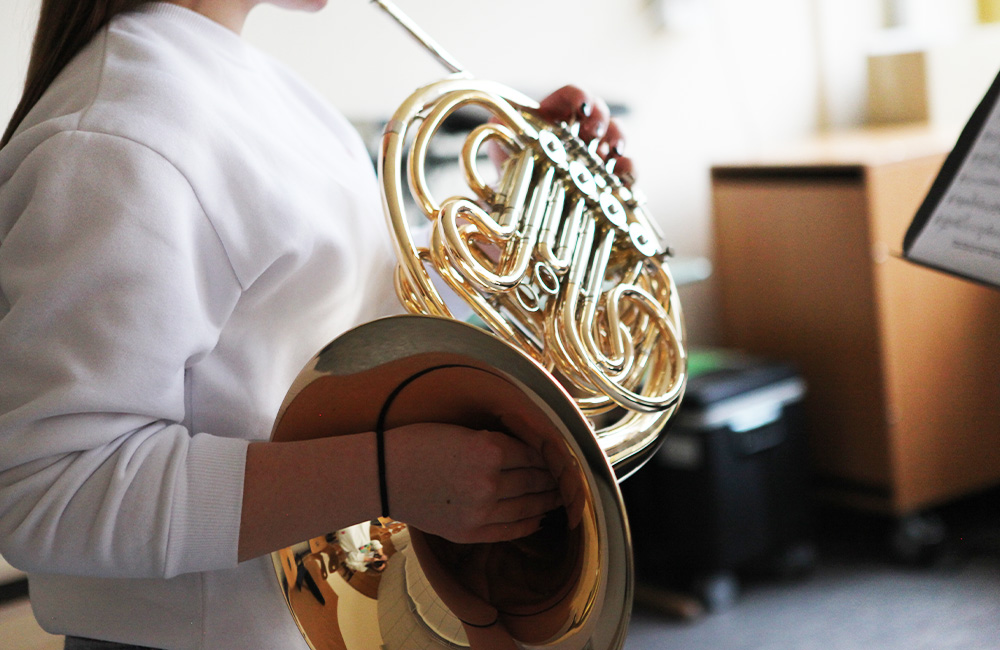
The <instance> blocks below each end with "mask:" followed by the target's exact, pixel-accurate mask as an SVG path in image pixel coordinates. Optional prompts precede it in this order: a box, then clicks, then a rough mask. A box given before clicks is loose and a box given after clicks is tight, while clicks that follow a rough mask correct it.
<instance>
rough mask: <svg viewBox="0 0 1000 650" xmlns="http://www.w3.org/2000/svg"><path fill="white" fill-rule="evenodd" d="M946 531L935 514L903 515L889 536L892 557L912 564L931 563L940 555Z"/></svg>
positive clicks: (941, 521)
mask: <svg viewBox="0 0 1000 650" xmlns="http://www.w3.org/2000/svg"><path fill="white" fill-rule="evenodd" d="M946 533H947V527H946V526H945V523H944V521H943V520H942V519H941V517H939V516H938V515H936V514H933V513H924V514H913V515H908V516H906V517H903V518H902V519H900V520H899V521H898V522H897V524H896V528H895V530H893V531H892V534H891V536H890V540H889V543H890V547H891V549H892V554H893V557H895V558H896V559H897V560H899V561H901V562H903V563H905V564H910V565H914V566H918V565H919V566H923V565H927V564H931V563H933V562H934V561H935V560H936V559H937V558H938V557H940V555H941V550H942V546H943V545H944V540H945V536H946Z"/></svg>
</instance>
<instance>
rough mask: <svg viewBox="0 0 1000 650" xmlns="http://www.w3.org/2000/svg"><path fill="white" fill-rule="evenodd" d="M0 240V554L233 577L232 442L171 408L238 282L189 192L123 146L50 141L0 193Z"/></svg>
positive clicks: (239, 457)
mask: <svg viewBox="0 0 1000 650" xmlns="http://www.w3.org/2000/svg"><path fill="white" fill-rule="evenodd" d="M0 240H2V244H0V554H2V555H3V556H4V557H5V558H6V559H7V560H9V561H10V562H11V564H13V565H15V566H18V567H20V568H22V569H24V570H27V571H29V572H42V573H61V574H72V575H87V576H101V577H171V576H174V575H177V574H180V573H186V572H191V571H202V570H210V569H219V568H226V567H230V566H234V565H235V564H236V553H237V550H236V549H237V540H238V535H239V524H240V510H241V504H242V491H243V471H244V466H245V458H246V446H247V442H246V441H244V440H238V439H232V438H227V437H220V436H216V435H211V434H209V433H201V432H195V431H192V430H191V428H190V426H189V424H190V423H189V422H188V416H187V410H186V408H185V407H186V402H187V398H186V391H187V388H188V386H187V382H188V371H189V368H190V367H192V365H193V364H196V363H198V361H199V358H202V357H204V355H206V354H208V353H209V352H210V351H211V350H212V348H213V346H214V345H215V343H216V342H217V340H218V337H219V332H220V330H221V328H222V326H223V325H224V323H225V322H226V319H227V318H228V316H229V315H230V314H231V312H232V310H233V309H234V306H235V304H236V301H237V299H238V298H239V296H240V293H241V288H240V285H239V282H238V281H237V279H236V277H235V274H234V272H233V270H232V267H231V265H230V263H229V261H228V258H227V257H226V254H225V250H224V249H223V246H222V244H221V242H220V240H219V238H218V236H217V234H216V232H215V231H214V229H213V228H212V226H211V223H210V221H209V219H208V218H207V217H206V215H205V214H204V211H203V209H202V207H201V205H200V204H199V202H198V199H197V197H196V196H195V194H194V192H193V191H192V189H191V186H190V184H189V183H188V182H187V181H186V180H185V179H184V177H183V176H182V175H181V174H180V173H179V172H178V170H177V169H176V168H175V167H174V166H173V165H172V164H170V163H169V162H168V161H166V160H165V159H163V158H162V157H161V156H160V155H159V154H157V153H156V152H154V151H152V150H150V149H148V148H146V147H144V146H143V145H141V144H138V143H135V142H133V141H130V140H127V139H124V138H121V137H117V136H112V135H105V134H96V133H86V132H79V131H70V132H64V133H60V134H57V135H54V136H52V137H49V138H48V139H47V140H45V141H44V142H43V143H42V144H41V145H39V146H38V147H37V148H35V149H34V151H32V153H31V154H29V155H28V156H27V157H26V158H25V159H24V160H23V161H22V162H21V164H20V165H19V166H18V167H17V169H16V171H15V172H14V173H13V175H12V176H11V177H10V178H9V179H8V180H7V181H6V182H5V183H4V184H3V185H2V186H0ZM234 389H235V387H234Z"/></svg>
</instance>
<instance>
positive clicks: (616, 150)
mask: <svg viewBox="0 0 1000 650" xmlns="http://www.w3.org/2000/svg"><path fill="white" fill-rule="evenodd" d="M611 153H612V154H614V157H615V158H621V157H622V155H623V154H624V153H625V145H623V144H621V143H619V144H616V145H615V146H614V147H612V148H611Z"/></svg>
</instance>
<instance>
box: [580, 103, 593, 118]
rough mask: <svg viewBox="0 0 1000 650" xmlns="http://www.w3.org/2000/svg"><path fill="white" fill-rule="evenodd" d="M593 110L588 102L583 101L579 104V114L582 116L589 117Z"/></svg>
mask: <svg viewBox="0 0 1000 650" xmlns="http://www.w3.org/2000/svg"><path fill="white" fill-rule="evenodd" d="M593 112H594V107H593V106H592V105H591V103H590V102H583V103H582V104H580V115H582V116H584V117H590V114H591V113H593Z"/></svg>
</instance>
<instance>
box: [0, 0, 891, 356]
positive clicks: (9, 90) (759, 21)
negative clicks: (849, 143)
mask: <svg viewBox="0 0 1000 650" xmlns="http://www.w3.org/2000/svg"><path fill="white" fill-rule="evenodd" d="M657 1H659V2H663V3H666V4H667V5H668V7H673V8H676V9H689V10H691V12H692V13H693V14H694V19H693V20H691V21H688V24H687V26H684V27H681V28H676V27H675V28H665V27H663V25H662V24H661V21H660V20H659V15H660V14H658V13H657V11H656V9H655V7H656V4H657ZM37 3H38V0H2V2H0V113H2V114H3V115H5V116H6V115H7V114H9V112H10V110H11V109H12V108H13V105H14V103H15V101H16V95H17V92H18V90H19V85H20V83H21V77H22V75H23V67H24V62H25V59H26V51H27V48H28V46H29V43H30V31H31V28H32V22H33V19H34V18H33V13H34V12H35V11H37ZM399 4H401V5H402V6H403V8H404V9H406V10H407V11H408V13H410V14H411V15H412V16H413V18H415V19H416V20H417V21H418V22H419V23H420V24H421V25H423V27H424V28H425V29H426V30H428V31H429V32H431V33H432V34H433V35H434V36H435V37H436V38H437V39H438V40H439V41H440V42H441V43H442V44H443V45H445V47H446V48H447V49H448V50H449V51H451V52H452V54H454V55H455V56H456V58H458V59H459V60H460V61H462V62H463V63H464V64H465V65H466V66H468V68H469V69H470V70H472V71H473V72H474V73H475V74H476V75H477V76H479V77H483V78H491V79H495V80H497V81H501V82H504V83H507V84H509V85H511V86H514V87H515V88H518V89H520V90H522V91H524V92H526V93H528V94H530V95H534V96H541V95H543V94H544V93H546V92H547V91H549V90H551V89H554V88H555V87H557V86H559V85H561V84H563V83H576V84H578V85H582V86H584V87H587V88H589V89H592V90H593V91H595V92H598V93H601V94H602V95H603V96H605V97H606V98H607V99H608V100H610V101H612V102H616V103H622V104H626V105H628V106H629V107H630V109H631V112H630V113H629V114H628V116H627V117H626V118H624V124H625V127H626V130H627V132H628V134H629V135H630V138H629V154H630V155H631V156H632V157H633V158H634V159H635V160H636V163H637V166H638V170H639V182H640V185H641V186H642V188H643V190H644V191H645V193H646V194H647V195H648V198H649V205H650V208H651V211H652V212H653V214H654V215H655V216H656V217H657V218H658V219H659V220H660V222H661V223H662V226H663V230H664V232H666V233H667V238H668V240H669V243H670V244H671V245H673V246H674V248H675V249H676V250H677V251H678V253H679V254H680V255H682V256H705V255H710V251H711V241H710V232H709V231H710V228H709V224H710V222H709V218H710V205H709V192H708V190H709V187H708V167H709V165H710V163H711V162H712V161H715V160H720V159H732V158H734V157H739V156H743V155H748V154H753V153H754V152H758V151H763V150H765V149H767V148H768V147H770V146H773V145H774V144H776V143H780V142H782V141H787V140H790V139H796V138H799V137H802V136H804V135H807V134H809V133H811V132H813V131H815V130H817V129H819V128H823V127H827V126H843V125H850V124H852V123H856V122H857V121H858V120H859V119H860V116H861V115H862V113H863V101H864V99H863V96H864V92H863V88H864V77H863V73H862V72H861V71H862V70H863V67H862V66H863V56H862V54H863V53H862V50H863V47H864V37H865V35H866V34H869V33H870V30H871V28H872V27H873V26H874V24H875V23H876V22H878V21H879V20H881V14H880V13H879V11H876V9H877V7H878V5H879V3H878V2H876V0H573V1H572V2H570V1H569V0H504V1H503V2H497V1H495V0H489V1H487V0H399ZM246 37H247V38H248V39H250V40H251V41H253V42H254V43H256V44H258V45H260V46H261V47H262V48H263V49H265V50H268V51H270V52H272V53H273V54H274V55H275V56H277V57H279V58H281V59H283V60H285V61H286V62H288V63H289V64H290V65H291V66H292V67H294V68H295V69H297V70H298V71H299V72H300V73H301V74H302V75H303V76H305V77H306V78H307V79H308V80H309V81H310V82H311V83H313V84H314V85H315V86H316V87H317V88H318V89H319V90H320V92H321V93H323V94H324V95H326V96H327V97H328V98H329V99H330V100H331V101H332V102H333V103H334V104H336V105H337V106H339V107H340V108H341V110H342V111H343V112H344V113H346V114H347V115H348V116H349V117H353V118H359V119H371V118H377V117H380V116H384V115H385V114H386V113H387V112H389V111H391V110H392V109H393V108H394V107H395V106H396V105H397V104H398V103H399V102H400V100H401V99H403V98H404V97H405V96H406V94H408V93H409V92H410V91H411V90H412V89H413V88H415V87H416V86H418V85H420V84H421V83H424V82H427V81H431V80H433V79H435V78H437V77H438V76H439V75H440V74H441V68H440V67H439V66H438V65H437V64H436V63H435V62H434V61H433V60H432V59H431V58H430V57H428V56H426V55H425V54H424V52H423V51H422V50H420V49H418V48H417V47H416V45H415V44H414V43H413V41H411V40H410V39H409V38H408V37H407V36H406V35H405V34H404V33H403V32H401V31H400V30H399V29H398V28H397V27H396V26H395V25H394V24H392V23H391V22H390V21H389V19H388V18H387V17H386V16H384V15H383V14H382V13H381V12H380V11H378V10H377V9H375V8H373V7H370V6H369V3H368V1H367V0H331V1H330V5H329V7H328V8H327V9H325V10H323V11H322V12H320V13H319V14H316V15H305V14H296V13H290V12H286V11H282V10H277V9H273V8H271V7H262V8H260V9H259V10H257V11H256V12H255V13H254V14H252V15H251V18H250V21H249V23H248V25H247V29H246ZM685 294H686V301H685V302H686V303H687V311H688V314H689V324H690V331H691V335H692V338H693V339H694V340H695V341H711V340H712V339H713V338H714V335H715V334H714V332H715V326H716V325H715V318H714V310H713V307H712V301H711V283H701V284H699V285H695V286H692V287H689V288H686V289H685Z"/></svg>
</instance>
